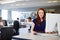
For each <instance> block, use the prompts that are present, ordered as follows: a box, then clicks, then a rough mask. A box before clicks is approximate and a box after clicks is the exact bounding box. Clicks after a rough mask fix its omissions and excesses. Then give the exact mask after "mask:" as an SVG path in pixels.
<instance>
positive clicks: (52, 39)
mask: <svg viewBox="0 0 60 40" xmlns="http://www.w3.org/2000/svg"><path fill="white" fill-rule="evenodd" d="M13 37H14V38H23V39H31V40H60V37H58V36H41V35H33V34H31V33H28V34H22V35H17V36H13Z"/></svg>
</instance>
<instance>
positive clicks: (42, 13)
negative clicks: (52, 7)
mask: <svg viewBox="0 0 60 40" xmlns="http://www.w3.org/2000/svg"><path fill="white" fill-rule="evenodd" d="M38 15H39V17H40V18H42V17H43V16H44V11H43V10H39V11H38Z"/></svg>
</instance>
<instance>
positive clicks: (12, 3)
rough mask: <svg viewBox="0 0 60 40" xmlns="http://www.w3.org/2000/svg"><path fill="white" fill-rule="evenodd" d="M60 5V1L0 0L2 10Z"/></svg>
mask: <svg viewBox="0 0 60 40" xmlns="http://www.w3.org/2000/svg"><path fill="white" fill-rule="evenodd" d="M57 5H60V0H0V9H14V10H16V9H19V8H31V7H51V6H57Z"/></svg>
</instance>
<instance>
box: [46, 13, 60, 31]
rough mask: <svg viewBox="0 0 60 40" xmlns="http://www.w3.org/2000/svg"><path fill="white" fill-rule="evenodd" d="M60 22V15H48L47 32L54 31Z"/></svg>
mask: <svg viewBox="0 0 60 40" xmlns="http://www.w3.org/2000/svg"><path fill="white" fill-rule="evenodd" d="M59 21H60V14H51V13H47V14H46V30H45V31H46V32H52V31H54V29H55V27H56V23H58V22H59Z"/></svg>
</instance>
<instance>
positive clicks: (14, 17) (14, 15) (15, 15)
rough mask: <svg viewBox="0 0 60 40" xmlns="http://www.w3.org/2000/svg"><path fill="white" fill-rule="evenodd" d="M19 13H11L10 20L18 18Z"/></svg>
mask: <svg viewBox="0 0 60 40" xmlns="http://www.w3.org/2000/svg"><path fill="white" fill-rule="evenodd" d="M19 16H20V13H19V12H18V11H12V20H16V19H17V18H19Z"/></svg>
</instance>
